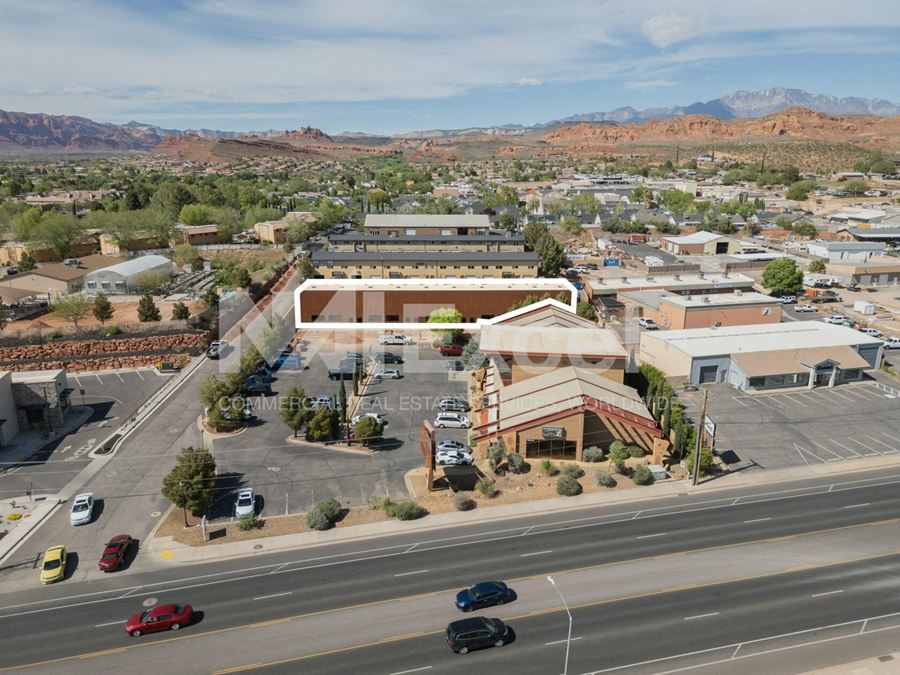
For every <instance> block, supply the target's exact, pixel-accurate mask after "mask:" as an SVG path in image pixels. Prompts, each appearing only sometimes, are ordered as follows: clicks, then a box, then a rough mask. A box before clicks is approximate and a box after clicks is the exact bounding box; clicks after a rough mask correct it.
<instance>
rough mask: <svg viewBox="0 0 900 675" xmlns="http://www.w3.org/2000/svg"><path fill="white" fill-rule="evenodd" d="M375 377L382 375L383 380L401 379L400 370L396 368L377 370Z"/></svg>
mask: <svg viewBox="0 0 900 675" xmlns="http://www.w3.org/2000/svg"><path fill="white" fill-rule="evenodd" d="M375 377H380V378H381V379H382V380H399V379H400V371H399V370H397V369H396V368H387V369H386V370H376V371H375Z"/></svg>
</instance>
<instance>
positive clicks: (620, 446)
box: [608, 438, 628, 456]
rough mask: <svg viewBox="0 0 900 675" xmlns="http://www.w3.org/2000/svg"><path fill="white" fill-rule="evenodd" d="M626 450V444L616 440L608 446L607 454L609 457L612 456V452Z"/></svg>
mask: <svg viewBox="0 0 900 675" xmlns="http://www.w3.org/2000/svg"><path fill="white" fill-rule="evenodd" d="M627 448H628V443H626V442H625V441H623V440H620V439H618V438H617V439H616V440H614V441H613V442H612V443H610V444H609V449H608V452H609V455H610V456H612V454H613V453H614V452H621V451H622V450H625V449H627Z"/></svg>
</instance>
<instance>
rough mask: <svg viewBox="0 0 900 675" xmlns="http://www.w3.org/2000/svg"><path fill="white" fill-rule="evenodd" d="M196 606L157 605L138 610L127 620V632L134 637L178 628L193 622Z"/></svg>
mask: <svg viewBox="0 0 900 675" xmlns="http://www.w3.org/2000/svg"><path fill="white" fill-rule="evenodd" d="M193 613H194V608H193V607H191V606H190V605H157V606H156V607H154V608H153V609H148V610H146V611H144V612H138V613H137V614H135V615H134V616H133V617H131V618H130V619H128V621H126V622H125V632H126V633H128V634H129V635H131V636H132V637H138V636H140V635H143V634H144V633H158V632H159V631H161V630H178V629H179V628H181V627H182V626H187V625H188V624H190V622H191V616H192V615H193Z"/></svg>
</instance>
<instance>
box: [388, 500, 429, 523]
mask: <svg viewBox="0 0 900 675" xmlns="http://www.w3.org/2000/svg"><path fill="white" fill-rule="evenodd" d="M389 513H390V515H391V516H393V517H394V518H396V519H397V520H416V519H418V518H422V517H423V516H427V515H428V510H427V509H425V507H422V506H419V505H418V504H416V503H415V502H400V503H399V504H394V507H393V508H392V509H391V510H390V511H389Z"/></svg>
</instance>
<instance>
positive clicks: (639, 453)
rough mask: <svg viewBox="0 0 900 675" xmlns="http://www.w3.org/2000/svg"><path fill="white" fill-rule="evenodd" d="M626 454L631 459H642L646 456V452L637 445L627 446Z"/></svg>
mask: <svg viewBox="0 0 900 675" xmlns="http://www.w3.org/2000/svg"><path fill="white" fill-rule="evenodd" d="M628 454H629V455H631V456H632V457H635V458H637V457H643V456H644V455H646V454H647V452H646V451H645V450H644V449H643V448H642V447H641V446H639V445H630V446H628Z"/></svg>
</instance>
